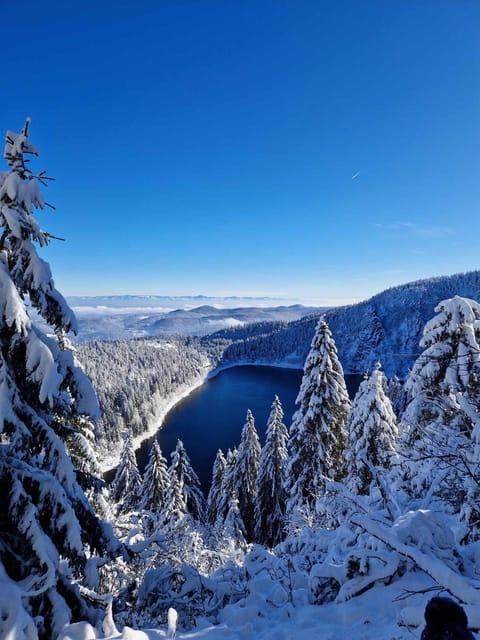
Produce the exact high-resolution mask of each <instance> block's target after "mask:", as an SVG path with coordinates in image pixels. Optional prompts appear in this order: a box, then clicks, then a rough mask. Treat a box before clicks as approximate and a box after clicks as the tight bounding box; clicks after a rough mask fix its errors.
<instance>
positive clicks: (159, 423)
mask: <svg viewBox="0 0 480 640" xmlns="http://www.w3.org/2000/svg"><path fill="white" fill-rule="evenodd" d="M245 366H253V367H271V368H274V369H297V370H302V369H303V365H300V363H294V362H292V361H290V362H289V361H286V360H282V361H276V362H274V363H271V362H270V363H269V362H248V361H246V360H241V361H238V362H232V363H229V364H225V365H220V366H217V367H215V368H211V369H210V370H209V371H206V372H205V373H204V374H202V375H200V376H198V377H196V378H194V379H193V380H192V381H191V383H189V384H185V385H181V386H180V387H179V388H178V389H177V391H176V392H175V393H173V394H172V395H171V396H169V397H168V398H164V399H162V401H161V402H160V403H159V404H158V406H157V407H156V408H155V414H154V416H153V417H152V421H151V424H149V426H148V428H147V429H146V430H145V431H143V432H142V433H141V434H139V435H137V436H135V437H134V439H133V445H134V448H135V451H137V450H138V449H140V448H141V446H142V445H143V443H144V442H145V441H147V440H149V439H150V438H152V437H153V436H155V434H156V433H158V432H159V431H161V429H162V427H163V425H164V424H165V420H166V418H167V415H168V414H169V412H170V411H172V409H174V408H175V407H176V406H177V405H178V404H180V403H181V402H182V401H183V400H186V399H187V398H188V396H190V395H191V394H192V393H193V392H194V391H196V390H197V389H199V388H200V387H201V386H203V385H204V384H205V383H206V382H208V381H209V380H212V379H213V378H215V377H216V376H217V375H218V374H220V373H221V372H222V371H226V370H227V369H233V368H234V367H245ZM204 367H205V369H209V368H210V367H212V363H211V362H210V361H205V364H204ZM121 446H122V444H121V443H119V449H118V452H117V453H115V454H113V453H110V454H109V455H108V456H103V457H102V459H101V461H100V463H99V464H100V470H101V473H102V474H105V473H108V472H109V471H112V470H113V469H115V468H116V467H117V466H118V462H119V459H120V451H121Z"/></svg>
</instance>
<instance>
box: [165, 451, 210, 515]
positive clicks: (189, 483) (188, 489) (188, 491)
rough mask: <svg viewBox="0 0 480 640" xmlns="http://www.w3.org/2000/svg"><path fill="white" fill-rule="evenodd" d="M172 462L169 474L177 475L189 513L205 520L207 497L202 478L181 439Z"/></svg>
mask: <svg viewBox="0 0 480 640" xmlns="http://www.w3.org/2000/svg"><path fill="white" fill-rule="evenodd" d="M171 458H172V464H171V465H170V469H169V474H170V477H171V478H172V477H173V475H175V476H176V477H177V479H178V482H179V485H180V487H181V490H182V493H183V499H184V502H185V507H186V511H187V513H189V514H190V515H191V516H192V517H193V518H195V520H199V521H203V520H204V518H205V498H204V496H203V493H202V489H201V488H200V480H199V479H198V476H197V474H196V473H195V471H194V469H193V467H192V463H191V462H190V458H189V457H188V454H187V452H186V451H185V447H184V445H183V442H182V441H181V440H178V441H177V446H176V447H175V451H173V452H172V453H171Z"/></svg>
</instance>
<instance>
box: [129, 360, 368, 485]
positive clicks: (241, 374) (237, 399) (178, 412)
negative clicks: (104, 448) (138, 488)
mask: <svg viewBox="0 0 480 640" xmlns="http://www.w3.org/2000/svg"><path fill="white" fill-rule="evenodd" d="M302 375H303V371H302V370H300V369H282V368H278V367H263V366H262V367H261V366H254V365H248V366H238V367H232V368H230V369H225V370H224V371H221V372H220V373H219V374H218V375H216V376H215V377H213V378H211V379H210V380H207V382H206V383H205V384H204V385H202V386H201V387H199V388H198V389H196V390H195V391H193V392H192V393H191V394H190V395H189V396H188V397H187V398H185V399H184V400H182V401H181V402H180V403H179V404H178V405H177V406H176V407H174V408H173V409H172V410H171V411H169V413H168V414H167V416H166V418H165V421H164V423H163V425H162V428H161V429H160V431H158V433H157V434H156V436H154V437H156V438H157V439H158V441H159V443H160V447H161V449H162V452H163V455H164V456H165V457H166V458H167V462H168V464H170V453H171V452H172V451H173V450H174V449H175V445H176V443H177V440H178V439H180V440H182V442H183V444H184V445H185V449H186V451H187V453H188V456H189V458H190V460H191V462H192V466H193V468H194V469H195V471H196V473H197V474H198V476H199V478H200V482H201V484H202V488H203V490H204V492H205V493H207V492H208V489H209V487H210V481H211V474H212V466H213V462H214V460H215V455H216V453H217V450H218V449H222V450H223V452H224V453H226V452H227V450H228V449H229V448H230V449H233V447H236V446H238V444H239V442H240V437H241V431H242V428H243V425H244V424H245V417H246V413H247V409H250V410H251V411H252V413H253V415H254V418H255V427H256V429H257V431H258V435H259V437H260V442H261V444H262V445H263V444H264V441H265V431H266V427H267V419H268V416H269V414H270V410H271V405H272V402H273V399H274V396H275V395H278V397H279V398H280V401H281V403H282V406H283V410H284V413H285V419H284V423H285V424H286V425H287V427H290V424H291V419H292V415H293V413H294V411H295V400H296V398H297V395H298V392H299V389H300V383H301V381H302ZM345 379H346V382H347V387H348V390H349V393H350V395H351V396H352V395H353V394H354V393H355V392H356V390H357V388H358V385H359V383H360V381H361V376H346V377H345ZM152 442H153V438H150V439H149V440H146V441H145V442H143V443H142V445H141V447H140V448H139V449H138V450H137V452H136V453H137V461H138V466H139V468H140V471H141V472H142V473H143V470H144V468H145V465H146V463H147V460H148V454H149V451H150V447H151V445H152Z"/></svg>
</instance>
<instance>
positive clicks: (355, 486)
mask: <svg viewBox="0 0 480 640" xmlns="http://www.w3.org/2000/svg"><path fill="white" fill-rule="evenodd" d="M385 388H386V378H385V376H384V374H383V372H382V370H381V365H380V363H378V364H377V366H376V367H375V369H374V371H373V373H372V375H371V376H370V377H367V378H365V380H363V381H362V382H361V383H360V386H359V388H358V391H357V393H356V395H355V398H354V400H353V403H352V408H351V411H350V415H349V417H348V422H347V447H346V449H345V471H346V473H345V479H344V482H345V484H346V485H347V487H348V488H349V489H350V490H351V491H353V492H354V493H357V494H359V495H367V494H368V493H369V491H370V485H371V483H372V480H374V479H375V478H374V476H376V472H377V470H378V469H389V468H390V467H391V463H392V456H394V454H395V450H396V441H397V436H398V429H397V419H396V417H395V414H394V413H393V409H392V404H391V402H390V399H389V398H388V396H387V394H386V392H385Z"/></svg>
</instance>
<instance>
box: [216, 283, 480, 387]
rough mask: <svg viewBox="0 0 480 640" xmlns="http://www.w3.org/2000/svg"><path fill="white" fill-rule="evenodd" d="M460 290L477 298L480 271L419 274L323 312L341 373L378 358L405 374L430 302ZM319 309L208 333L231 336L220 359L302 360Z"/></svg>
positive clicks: (393, 370)
mask: <svg viewBox="0 0 480 640" xmlns="http://www.w3.org/2000/svg"><path fill="white" fill-rule="evenodd" d="M455 295H460V296H463V297H467V298H472V299H474V300H477V301H480V271H472V272H469V273H463V274H456V275H453V276H445V277H439V278H431V279H428V280H419V281H417V282H412V283H409V284H405V285H401V286H397V287H393V288H392V289H388V290H386V291H384V292H382V293H379V294H377V295H375V296H373V297H372V298H370V299H369V300H366V301H364V302H360V303H357V304H354V305H349V306H346V307H337V308H335V309H330V310H327V311H326V312H325V317H326V320H327V322H328V325H329V326H330V329H331V331H332V333H333V336H334V338H335V342H336V344H337V348H338V353H339V357H340V361H341V362H342V365H343V367H344V370H345V372H346V373H363V372H365V371H367V370H371V369H372V367H373V366H374V365H375V363H376V362H377V361H379V360H380V361H381V362H382V364H383V367H384V370H385V372H386V373H387V375H389V376H393V375H398V376H399V377H404V376H405V374H406V372H407V371H408V368H409V367H410V366H411V365H412V363H413V362H414V360H415V358H416V357H417V355H418V354H419V353H420V347H419V342H420V339H421V337H422V332H423V328H424V326H425V323H426V322H427V321H428V320H429V319H430V318H432V317H433V316H434V315H435V311H434V308H435V306H436V305H437V304H438V303H439V302H440V301H441V300H444V299H446V298H452V297H453V296H455ZM319 315H320V314H319V313H318V312H317V313H315V314H314V315H311V316H310V317H304V318H302V319H299V320H297V321H294V322H289V323H272V324H271V326H270V327H269V325H268V323H262V324H260V325H257V326H256V327H252V326H249V327H245V328H243V329H242V328H232V329H229V330H224V331H221V332H219V333H217V334H216V335H215V336H210V339H213V340H215V339H217V340H219V341H222V340H229V341H231V342H230V344H229V346H227V348H226V349H225V350H224V352H223V356H222V363H223V364H227V363H229V362H236V361H246V362H252V363H253V362H259V363H260V362H262V363H265V362H286V363H289V364H291V365H295V364H296V365H297V366H303V363H304V361H305V358H306V356H307V354H308V351H309V348H310V342H311V340H312V337H313V334H314V331H315V326H316V323H317V321H318V317H319Z"/></svg>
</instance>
